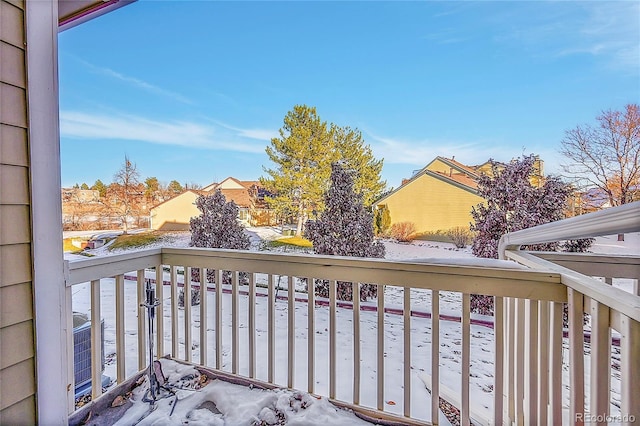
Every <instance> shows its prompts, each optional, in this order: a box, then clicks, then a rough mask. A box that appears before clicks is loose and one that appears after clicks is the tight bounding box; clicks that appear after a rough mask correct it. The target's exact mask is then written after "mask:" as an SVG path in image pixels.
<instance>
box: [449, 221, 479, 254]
mask: <svg viewBox="0 0 640 426" xmlns="http://www.w3.org/2000/svg"><path fill="white" fill-rule="evenodd" d="M446 235H447V237H449V238H451V241H453V244H455V245H456V247H457V248H459V249H461V248H465V247H466V246H468V245H469V243H470V242H471V238H472V237H473V234H471V231H469V228H465V227H463V226H456V227H455V228H451V229H449V230H447V232H446Z"/></svg>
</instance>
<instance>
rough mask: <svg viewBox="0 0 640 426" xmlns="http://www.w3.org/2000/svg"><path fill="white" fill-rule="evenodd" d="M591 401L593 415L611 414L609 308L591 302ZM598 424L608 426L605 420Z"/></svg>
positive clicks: (604, 415) (590, 410)
mask: <svg viewBox="0 0 640 426" xmlns="http://www.w3.org/2000/svg"><path fill="white" fill-rule="evenodd" d="M590 305H591V382H590V392H591V401H590V404H589V405H590V406H589V412H590V413H591V414H592V415H596V416H599V415H602V416H603V417H606V415H607V414H609V377H610V376H609V366H610V365H611V337H610V335H609V308H608V307H606V306H604V305H602V304H601V303H598V302H596V301H595V300H593V299H592V300H591V303H590ZM597 424H606V422H605V421H604V420H603V421H602V422H598V423H597Z"/></svg>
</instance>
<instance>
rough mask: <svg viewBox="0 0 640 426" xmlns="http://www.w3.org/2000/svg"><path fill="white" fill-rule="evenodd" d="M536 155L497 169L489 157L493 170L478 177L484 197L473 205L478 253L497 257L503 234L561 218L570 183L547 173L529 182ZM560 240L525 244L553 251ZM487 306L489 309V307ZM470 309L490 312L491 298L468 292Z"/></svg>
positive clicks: (532, 247) (533, 248)
mask: <svg viewBox="0 0 640 426" xmlns="http://www.w3.org/2000/svg"><path fill="white" fill-rule="evenodd" d="M535 161H536V157H535V156H534V155H529V156H525V157H523V158H522V159H521V160H520V159H518V160H514V161H512V162H511V163H510V164H507V165H506V166H504V169H502V170H500V167H499V165H498V164H497V163H496V162H494V161H493V160H491V168H492V173H491V174H490V175H483V176H481V177H480V179H479V180H478V195H480V196H481V197H482V198H484V199H485V200H486V202H485V203H483V204H478V205H477V206H475V207H473V208H472V211H471V215H472V216H473V219H474V223H472V224H471V231H473V232H475V238H474V239H473V244H472V249H473V254H474V255H476V256H478V257H485V258H493V259H497V258H498V242H499V241H500V237H502V235H504V234H506V233H508V232H513V231H518V230H520V229H525V228H530V227H532V226H536V225H541V224H543V223H548V222H554V221H557V220H560V219H563V218H564V207H565V206H566V201H567V197H568V196H569V194H570V193H571V187H570V185H567V184H565V183H564V182H562V181H561V180H560V179H559V178H557V177H555V176H548V177H546V178H545V180H544V184H542V185H541V186H534V185H532V184H531V177H532V176H533V174H534V172H535V168H534V164H535ZM558 246H559V244H558V243H557V242H556V243H547V244H538V245H533V246H528V247H526V249H528V250H548V251H555V250H556V249H557V247H558ZM489 307H490V309H489ZM487 309H489V311H487ZM471 310H472V311H473V312H478V313H484V314H488V313H492V312H493V298H492V297H488V296H477V295H472V296H471Z"/></svg>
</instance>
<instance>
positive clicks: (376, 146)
mask: <svg viewBox="0 0 640 426" xmlns="http://www.w3.org/2000/svg"><path fill="white" fill-rule="evenodd" d="M364 133H365V134H366V135H367V136H369V137H368V138H367V142H368V143H369V145H370V146H371V149H372V150H373V152H374V154H375V155H376V157H378V158H384V161H385V163H386V164H408V165H412V166H420V167H424V166H426V165H427V163H429V162H430V161H431V160H433V159H434V158H435V157H437V156H444V157H451V156H452V155H455V156H456V158H461V159H462V158H464V159H465V161H470V162H471V163H473V162H474V160H473V159H474V158H476V157H477V155H478V152H479V149H478V143H475V142H473V143H467V142H453V141H442V140H434V139H422V140H408V139H399V138H391V137H385V136H379V135H376V134H375V133H373V132H371V131H370V130H364ZM486 160H487V159H486V158H484V159H483V160H482V161H486ZM482 161H478V162H482Z"/></svg>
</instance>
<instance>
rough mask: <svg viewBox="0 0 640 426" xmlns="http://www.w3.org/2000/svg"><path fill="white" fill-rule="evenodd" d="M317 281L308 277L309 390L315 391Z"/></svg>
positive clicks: (310, 391)
mask: <svg viewBox="0 0 640 426" xmlns="http://www.w3.org/2000/svg"><path fill="white" fill-rule="evenodd" d="M315 287H316V286H315V281H314V279H313V278H312V277H307V295H308V296H307V391H308V392H309V393H313V391H314V387H315V380H316V379H315V373H316V366H315V360H316V356H315V354H316V349H315V341H316V335H315V330H316V325H315V313H316V306H315V305H316V299H315V297H316V288H315Z"/></svg>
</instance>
